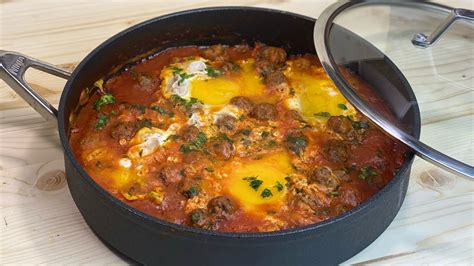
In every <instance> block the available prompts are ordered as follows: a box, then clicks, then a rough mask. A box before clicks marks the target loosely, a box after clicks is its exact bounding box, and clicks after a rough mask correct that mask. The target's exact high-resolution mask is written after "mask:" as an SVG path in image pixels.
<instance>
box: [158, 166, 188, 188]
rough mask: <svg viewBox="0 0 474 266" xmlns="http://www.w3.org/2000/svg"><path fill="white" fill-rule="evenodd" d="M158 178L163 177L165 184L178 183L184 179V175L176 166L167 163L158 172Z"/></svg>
mask: <svg viewBox="0 0 474 266" xmlns="http://www.w3.org/2000/svg"><path fill="white" fill-rule="evenodd" d="M158 178H159V179H161V180H162V181H163V183H164V184H165V185H169V184H172V183H178V182H179V181H181V180H182V179H183V176H182V175H181V173H180V171H179V169H177V168H176V167H172V166H169V165H166V166H164V167H163V168H161V170H160V171H159V172H158Z"/></svg>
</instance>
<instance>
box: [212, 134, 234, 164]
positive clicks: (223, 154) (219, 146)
mask: <svg viewBox="0 0 474 266" xmlns="http://www.w3.org/2000/svg"><path fill="white" fill-rule="evenodd" d="M208 147H209V151H210V152H211V154H212V155H214V156H216V157H218V158H221V159H224V160H229V159H230V158H231V157H232V156H234V153H235V150H234V145H233V144H232V143H230V142H229V141H227V140H218V139H215V140H212V141H210V142H209V144H208Z"/></svg>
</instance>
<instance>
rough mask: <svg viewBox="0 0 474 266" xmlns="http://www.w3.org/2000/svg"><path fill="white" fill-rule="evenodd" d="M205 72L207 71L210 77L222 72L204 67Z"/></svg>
mask: <svg viewBox="0 0 474 266" xmlns="http://www.w3.org/2000/svg"><path fill="white" fill-rule="evenodd" d="M206 72H207V75H208V76H209V77H211V78H214V77H217V76H219V75H221V74H222V73H221V71H219V70H217V69H215V68H212V67H206Z"/></svg>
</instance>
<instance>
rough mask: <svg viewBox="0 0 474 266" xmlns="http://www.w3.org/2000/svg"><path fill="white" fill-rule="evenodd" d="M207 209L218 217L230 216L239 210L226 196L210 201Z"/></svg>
mask: <svg viewBox="0 0 474 266" xmlns="http://www.w3.org/2000/svg"><path fill="white" fill-rule="evenodd" d="M207 209H208V210H209V213H210V214H213V215H216V216H224V217H226V216H229V215H231V214H232V213H234V212H235V211H236V209H237V207H236V206H235V204H234V203H233V202H232V201H231V200H230V199H229V198H228V197H226V196H218V197H215V198H213V199H211V200H210V201H209V203H208V204H207Z"/></svg>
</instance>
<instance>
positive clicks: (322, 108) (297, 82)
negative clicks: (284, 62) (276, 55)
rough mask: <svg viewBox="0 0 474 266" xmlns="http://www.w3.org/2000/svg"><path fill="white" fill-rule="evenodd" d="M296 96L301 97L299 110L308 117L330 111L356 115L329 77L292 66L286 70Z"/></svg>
mask: <svg viewBox="0 0 474 266" xmlns="http://www.w3.org/2000/svg"><path fill="white" fill-rule="evenodd" d="M285 75H286V76H287V77H288V79H289V81H290V84H291V86H292V88H294V89H295V92H296V93H295V94H296V97H298V98H299V101H300V107H299V109H300V110H298V111H300V113H301V114H302V115H303V116H305V117H307V118H312V117H315V114H318V113H323V112H324V113H329V114H330V115H332V116H338V115H345V116H347V115H354V114H355V109H354V108H353V107H352V106H351V105H350V104H349V103H348V102H347V100H346V98H344V96H343V95H342V94H341V93H340V92H339V90H338V89H337V88H336V86H335V85H334V84H333V83H332V82H330V81H329V80H327V79H321V78H320V75H321V74H320V73H315V74H314V75H312V74H311V73H307V72H300V71H293V69H292V68H291V67H289V68H288V69H287V71H285Z"/></svg>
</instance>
